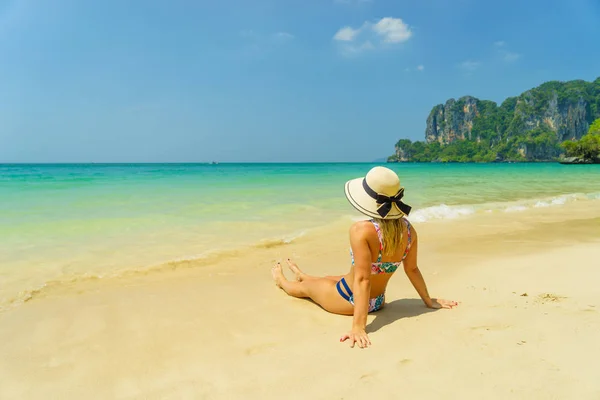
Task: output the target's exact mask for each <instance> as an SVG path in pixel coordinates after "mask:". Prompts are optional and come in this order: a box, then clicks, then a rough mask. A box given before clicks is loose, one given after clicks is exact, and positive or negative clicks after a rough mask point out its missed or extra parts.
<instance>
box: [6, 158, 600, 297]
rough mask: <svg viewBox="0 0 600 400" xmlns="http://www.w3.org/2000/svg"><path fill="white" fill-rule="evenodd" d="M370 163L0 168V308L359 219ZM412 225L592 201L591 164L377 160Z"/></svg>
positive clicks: (598, 188) (596, 183) (598, 177)
mask: <svg viewBox="0 0 600 400" xmlns="http://www.w3.org/2000/svg"><path fill="white" fill-rule="evenodd" d="M374 165H375V164H218V165H208V164H107V165H103V164H80V165H75V164H70V165H66V164H62V165H59V164H57V165H25V164H20V165H0V307H1V306H2V305H3V304H9V303H14V302H18V301H22V300H23V299H25V298H26V297H27V293H30V292H31V291H34V290H36V289H38V288H40V287H43V286H44V285H45V284H47V283H48V282H52V281H53V280H60V279H69V278H73V277H79V276H92V275H93V276H108V275H111V274H118V273H120V272H122V271H126V270H128V269H130V268H140V267H145V266H152V265H158V264H161V263H165V262H168V261H172V260H181V259H193V258H198V257H202V256H204V255H206V254H208V253H210V252H214V251H224V250H227V249H235V248H239V247H243V246H249V245H254V244H258V243H261V242H265V241H272V240H292V239H293V238H294V237H296V236H298V235H301V234H304V233H306V232H309V231H310V229H311V228H315V227H318V226H323V225H327V224H329V223H335V222H339V221H340V220H347V221H348V222H350V221H351V220H352V219H356V218H360V215H359V214H358V213H356V212H355V211H354V210H353V209H352V207H351V206H350V205H349V204H348V203H347V201H346V199H345V197H344V194H343V193H344V190H343V188H344V183H345V182H346V180H348V179H352V178H355V177H359V176H364V174H365V173H366V172H367V171H368V170H369V169H370V168H371V167H373V166H374ZM386 166H387V167H389V168H392V169H394V170H395V171H397V172H398V174H399V176H400V179H401V183H402V185H403V186H405V187H406V195H405V198H404V199H405V201H406V203H408V204H410V205H411V206H413V213H412V214H411V216H410V219H411V220H413V222H421V223H426V222H427V221H428V220H431V219H440V218H461V217H464V216H467V215H471V214H476V213H479V212H498V213H500V212H519V211H521V210H525V209H527V208H530V207H561V206H563V205H565V204H566V203H569V202H573V201H586V200H592V199H597V198H600V167H599V166H594V165H581V166H563V165H560V164H553V163H548V164H387V165H386Z"/></svg>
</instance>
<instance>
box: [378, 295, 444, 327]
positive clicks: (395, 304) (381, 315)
mask: <svg viewBox="0 0 600 400" xmlns="http://www.w3.org/2000/svg"><path fill="white" fill-rule="evenodd" d="M435 311H437V310H434V309H431V308H427V307H425V305H424V304H423V301H422V300H421V299H399V300H394V301H391V302H389V303H385V306H384V307H383V308H382V309H381V310H379V311H377V312H375V313H373V315H375V319H374V320H373V322H371V323H370V324H368V325H367V333H373V332H377V331H378V330H379V329H381V328H383V327H384V326H386V325H390V324H392V323H394V322H396V321H397V320H399V319H402V318H410V317H416V316H419V315H421V314H427V313H431V312H435Z"/></svg>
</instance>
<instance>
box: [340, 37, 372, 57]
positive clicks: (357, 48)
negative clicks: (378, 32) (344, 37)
mask: <svg viewBox="0 0 600 400" xmlns="http://www.w3.org/2000/svg"><path fill="white" fill-rule="evenodd" d="M374 49H375V46H374V45H373V43H371V42H370V41H368V40H367V41H366V42H363V43H362V44H359V45H355V44H352V43H344V44H343V45H342V46H341V47H340V52H341V53H342V54H343V55H345V56H355V55H358V54H360V53H362V52H364V51H369V50H374Z"/></svg>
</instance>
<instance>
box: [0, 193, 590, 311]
mask: <svg viewBox="0 0 600 400" xmlns="http://www.w3.org/2000/svg"><path fill="white" fill-rule="evenodd" d="M599 204H600V193H579V194H577V193H571V194H563V195H556V196H548V197H537V198H531V199H521V200H517V201H506V202H501V203H482V204H464V205H450V206H446V205H443V204H442V205H437V206H432V207H426V208H424V209H421V210H417V211H416V212H415V213H413V215H412V216H411V217H410V218H409V220H410V221H411V223H413V224H417V225H420V226H424V225H423V224H424V223H425V225H432V226H434V227H439V226H444V225H445V224H458V225H457V226H461V225H465V224H466V225H465V226H469V224H470V221H473V220H480V221H482V222H483V223H485V224H492V225H493V224H494V222H493V221H494V220H499V221H501V220H503V219H506V218H525V217H527V216H528V215H529V214H531V215H532V216H533V217H534V218H535V216H540V215H545V214H549V215H551V214H553V213H554V212H571V213H573V212H574V213H575V214H576V215H578V214H582V213H583V214H586V215H588V214H587V213H589V212H591V213H592V215H593V213H594V208H595V207H597V205H599ZM599 215H600V214H599ZM359 219H364V216H359V215H358V214H357V215H356V216H350V215H347V216H340V217H339V218H337V219H334V220H332V221H330V222H328V223H327V224H325V225H319V226H312V227H309V228H305V229H302V230H299V231H296V232H294V233H289V234H286V235H283V236H280V237H272V238H264V239H260V240H259V241H257V242H254V243H247V244H242V245H239V246H237V247H223V248H215V249H211V250H208V251H205V252H202V253H200V254H197V255H192V256H182V257H176V258H173V259H167V260H162V261H161V260H158V261H157V262H154V263H150V264H146V265H143V264H139V265H132V266H130V267H121V268H119V269H111V270H108V271H101V270H90V271H85V272H82V273H78V274H70V275H62V276H56V277H54V278H50V279H48V280H45V281H44V282H43V283H42V284H41V285H39V286H37V287H29V288H21V290H20V291H19V292H15V293H14V294H13V295H12V297H8V298H5V299H3V301H0V314H1V313H2V312H4V311H6V310H9V309H12V308H14V307H19V306H21V305H22V304H25V303H27V302H29V301H31V300H32V299H35V298H37V297H40V296H43V295H44V294H45V293H47V292H53V291H57V290H58V291H60V290H62V289H63V287H64V288H68V287H73V286H77V284H79V283H85V282H96V281H98V282H103V281H114V280H118V279H126V278H127V277H129V276H136V275H147V274H153V273H160V272H161V271H172V270H176V269H197V268H200V269H202V268H206V267H209V266H213V265H215V264H217V263H218V262H219V259H220V258H225V259H231V258H233V259H235V258H236V257H238V256H239V255H240V254H247V253H249V252H250V253H253V254H255V255H258V254H260V253H261V252H262V251H263V250H268V249H271V248H280V247H281V248H285V247H288V246H290V245H292V246H293V245H296V244H300V245H302V244H303V243H304V242H305V241H309V242H310V241H311V240H312V239H314V238H318V237H320V236H322V235H339V236H342V237H345V235H346V231H345V230H346V229H347V228H348V227H349V226H350V225H351V223H352V222H353V221H354V220H359ZM485 221H488V222H485ZM489 221H492V222H489ZM425 229H427V228H425ZM435 229H436V228H434V230H435ZM479 234H480V235H485V234H486V232H485V231H479ZM539 234H543V232H537V233H536V235H539ZM434 240H437V241H442V240H443V239H442V238H440V237H438V238H435V239H434ZM478 240H482V237H480V238H479V239H478Z"/></svg>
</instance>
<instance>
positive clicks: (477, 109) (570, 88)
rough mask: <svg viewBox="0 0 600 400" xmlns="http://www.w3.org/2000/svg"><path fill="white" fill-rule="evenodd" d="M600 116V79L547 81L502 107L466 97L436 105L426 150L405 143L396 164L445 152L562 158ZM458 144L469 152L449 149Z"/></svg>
mask: <svg viewBox="0 0 600 400" xmlns="http://www.w3.org/2000/svg"><path fill="white" fill-rule="evenodd" d="M599 117H600V78H598V79H596V80H595V81H594V82H586V81H582V80H575V81H568V82H558V81H551V82H546V83H544V84H542V85H540V86H538V87H536V88H534V89H531V90H528V91H526V92H524V93H522V94H521V95H519V96H518V97H511V98H508V99H506V100H505V101H504V102H503V103H502V104H501V105H499V106H498V105H497V104H496V103H495V102H492V101H487V100H480V99H477V98H475V97H472V96H464V97H461V98H459V99H458V100H455V99H450V100H448V101H446V103H445V104H439V105H436V106H435V107H433V109H432V110H431V112H430V113H429V116H428V118H427V126H426V129H425V144H424V145H425V146H424V147H423V146H421V144H420V143H421V142H416V143H412V144H411V143H410V142H408V143H406V141H400V142H398V144H397V146H396V155H395V156H392V157H391V158H392V160H391V161H423V160H426V159H428V158H431V157H433V156H434V155H435V154H437V153H439V155H441V156H443V154H444V152H445V153H446V156H447V157H445V159H446V160H449V161H456V160H457V159H458V158H460V159H459V160H458V161H471V160H472V158H473V157H475V155H479V156H480V158H481V159H480V160H477V159H475V161H493V160H499V159H514V160H530V161H542V160H551V159H555V158H556V157H558V155H559V154H560V152H561V150H560V147H559V144H560V143H561V142H563V141H565V140H576V139H580V138H581V137H582V136H583V135H584V134H585V133H586V132H587V131H588V128H589V126H590V123H591V122H592V121H593V120H594V119H596V118H599ZM401 142H403V143H401ZM462 142H470V143H473V145H469V144H461V143H462ZM453 144H454V146H450V148H452V149H454V148H455V147H460V148H461V149H462V150H464V152H463V151H462V150H461V149H459V151H451V150H450V149H446V148H448V146H449V145H453ZM415 145H417V146H416V147H415ZM433 145H435V146H433ZM431 146H433V147H431ZM437 149H439V151H438V150H437ZM467 150H469V151H467ZM465 152H466V153H465ZM463 153H465V154H463ZM484 153H485V154H484ZM424 154H428V155H427V156H424ZM469 154H470V155H469ZM394 158H395V159H394ZM423 158H424V159H423ZM440 159H441V160H442V161H444V160H445V159H444V157H441V158H440Z"/></svg>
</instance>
